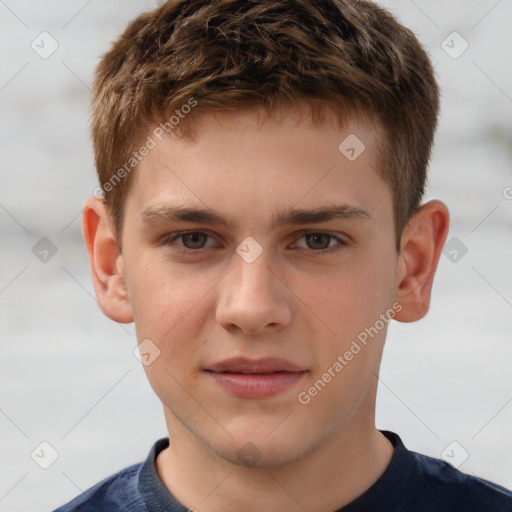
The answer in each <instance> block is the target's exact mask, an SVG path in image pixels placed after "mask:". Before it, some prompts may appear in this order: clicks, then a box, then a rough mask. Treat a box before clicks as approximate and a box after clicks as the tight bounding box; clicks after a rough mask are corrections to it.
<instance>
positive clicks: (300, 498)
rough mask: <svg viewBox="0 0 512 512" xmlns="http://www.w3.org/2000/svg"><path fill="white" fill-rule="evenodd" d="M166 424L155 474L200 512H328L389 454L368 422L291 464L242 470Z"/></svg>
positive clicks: (360, 488)
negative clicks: (164, 442)
mask: <svg viewBox="0 0 512 512" xmlns="http://www.w3.org/2000/svg"><path fill="white" fill-rule="evenodd" d="M166 419H167V424H168V428H169V443H170V444H169V447H168V448H167V449H165V450H163V451H162V452H161V453H160V454H159V455H158V457H157V459H156V467H157V472H158V474H159V476H160V479H161V480H162V481H163V483H164V485H165V486H166V487H167V489H168V490H169V492H170V493H171V494H172V495H173V496H174V497H175V499H176V500H177V501H179V502H180V503H181V504H182V505H184V506H186V507H190V508H194V509H195V510H197V511H200V512H214V511H218V510H223V511H225V512H236V511H240V510H244V511H247V512H253V511H259V510H262V509H265V510H268V511H269V512H274V511H275V512H277V511H279V512H281V511H282V510H287V511H290V512H304V510H316V511H319V512H332V511H334V510H337V509H339V508H341V507H343V506H345V505H346V504H348V503H350V502H351V501H353V500H354V499H355V498H357V497H358V496H360V495H361V494H363V493H364V492H365V491H366V490H367V489H368V488H369V487H371V486H372V485H373V484H374V483H375V482H376V481H377V480H378V478H379V477H380V476H381V475H382V473H384V471H385V469H386V468H387V466H388V464H389V462H390V460H391V457H392V454H393V447H392V445H391V443H390V442H389V441H388V440H387V439H386V438H385V437H384V436H383V435H382V434H381V433H380V432H379V431H378V430H376V429H375V426H374V424H373V422H372V425H371V427H367V428H361V425H360V424H359V425H355V424H353V425H345V426H344V427H343V432H342V433H340V432H338V433H336V434H334V435H333V437H332V438H331V440H330V441H329V442H328V443H326V444H324V445H322V446H321V447H319V448H318V449H317V450H315V451H313V452H312V453H310V454H308V455H307V456H305V457H303V458H301V459H300V460H298V461H297V462H295V463H293V464H287V465H286V466H268V467H258V466H254V467H246V466H242V465H238V464H234V463H232V462H230V461H228V460H226V459H225V458H222V457H220V456H219V455H218V454H216V453H215V452H213V451H212V450H210V449H209V448H208V447H206V446H205V445H204V443H202V442H201V440H200V439H198V438H197V437H196V436H195V435H194V434H192V433H191V432H190V431H188V430H187V429H185V428H184V427H183V425H182V424H181V423H180V422H178V421H177V420H176V418H174V417H173V416H171V415H170V413H169V411H166Z"/></svg>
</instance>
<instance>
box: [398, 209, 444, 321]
mask: <svg viewBox="0 0 512 512" xmlns="http://www.w3.org/2000/svg"><path fill="white" fill-rule="evenodd" d="M449 223H450V216H449V213H448V208H447V207H446V205H445V204H444V203H442V202H441V201H430V202H428V203H427V204H425V205H423V206H422V207H421V208H420V209H419V210H418V211H417V212H416V214H415V215H414V216H413V217H412V218H411V220H410V221H409V223H408V224H407V226H406V228H405V229H404V232H403V233H402V237H401V244H400V246H401V251H400V255H399V257H398V265H397V291H396V295H395V301H397V302H399V303H400V304H401V305H402V309H401V310H400V312H398V313H397V314H396V315H395V320H398V321H399V322H414V321H416V320H419V319H421V318H423V317H424V316H425V315H426V314H427V312H428V310H429V307H430V294H431V290H432V283H433V281H434V274H435V272H436V269H437V264H438V262H439V257H440V256H441V251H442V249H443V246H444V243H445V241H446V237H447V236H448V227H449Z"/></svg>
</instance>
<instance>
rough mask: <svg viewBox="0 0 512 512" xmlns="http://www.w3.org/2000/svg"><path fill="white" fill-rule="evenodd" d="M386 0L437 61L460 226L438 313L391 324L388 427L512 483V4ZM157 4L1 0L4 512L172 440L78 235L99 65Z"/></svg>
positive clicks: (381, 407)
mask: <svg viewBox="0 0 512 512" xmlns="http://www.w3.org/2000/svg"><path fill="white" fill-rule="evenodd" d="M380 3H381V4H382V5H383V6H385V7H387V8H388V9H390V10H391V11H392V12H393V13H394V14H395V15H396V16H397V17H398V19H399V20H400V21H401V22H402V23H404V24H405V25H406V26H407V27H409V28H411V29H412V30H413V31H414V32H415V33H416V34H417V36H418V37H419V38H420V40H421V41H422V42H423V43H424V45H425V46H426V48H427V49H428V51H429V53H430V55H431V58H432V61H433V62H434V63H435V69H436V73H437V77H438V80H439V83H440V86H441V89H442V115H441V119H440V125H439V130H438V133H437V142H436V146H435V148H434V154H433V158H432V162H431V171H430V182H429V188H428V193H427V197H426V199H431V198H439V199H441V200H443V201H444V202H446V203H447V205H448V207H449V208H450V211H451V216H452V221H451V229H450V234H449V237H448V242H447V244H446V246H445V250H444V254H443V255H442V257H441V261H440V265H439V270H438V274H437V277H436V279H435V282H434V289H433V297H432V307H431V310H430V312H429V314H428V315H427V317H426V318H425V319H423V320H421V321H419V322H417V323H413V324H399V323H396V322H392V323H391V325H390V329H389V334H388V341H387V346H386V349H385V352H384V359H383V363H382V372H381V383H380V388H379V395H378V403H377V426H378V427H379V428H381V429H388V430H393V431H395V432H397V433H398V434H399V435H400V436H401V437H402V439H403V441H404V443H405V444H406V446H407V447H408V448H410V449H412V450H415V451H419V452H422V453H425V454H428V455H431V456H433V457H437V458H445V460H449V461H450V462H451V463H452V464H454V465H456V466H458V467H459V468H460V469H461V470H462V471H464V472H467V473H470V474H475V475H478V476H481V477H484V478H487V479H490V480H492V481H494V482H496V483H498V484H501V485H503V486H506V487H509V488H512V466H511V461H512V437H511V434H510V433H511V432H512V428H511V427H512V379H511V378H510V375H511V360H512V343H511V331H512V328H511V327H512V326H511V309H512V272H511V270H510V269H511V267H510V262H511V261H512V237H511V236H510V235H511V230H510V228H511V224H512V174H511V151H512V116H511V113H512V74H511V73H510V60H509V59H510V55H509V53H510V50H511V48H512V32H511V31H510V19H512V2H511V1H510V0H499V1H496V0H478V1H475V0H473V1H469V0H451V1H450V2H446V1H444V0H443V1H442V0H429V1H426V0H415V1H413V0H410V1H406V0H397V1H394V2H391V1H385V2H380ZM157 4H158V2H156V1H149V0H137V1H135V0H108V1H99V0H60V1H59V0H47V1H45V2H36V1H35V0H0V137H1V139H0V140H1V151H0V169H1V178H0V229H1V251H0V336H1V345H0V347H1V357H0V381H1V388H0V432H1V436H0V459H1V466H0V512H7V511H9V512H20V511H26V510H32V511H33V512H39V511H44V510H52V509H53V508H56V507H57V506H59V505H62V504H63V503H65V502H67V501H69V500H70V499H71V498H73V497H74V496H76V495H77V494H78V493H80V492H81V491H83V490H85V489H87V488H89V487H90V486H92V485H93V484H95V483H97V482H98V481H100V480H101V479H103V478H105V477H107V476H109V475H111V474H112V473H114V472H116V471H118V470H120V469H122V468H124V467H126V466H128V465H131V464H134V463H136V462H139V461H142V460H144V459H145V458H146V456H147V454H148V452H149V449H150V447H151V445H152V444H153V443H154V442H155V441H156V440H157V439H158V438H160V437H165V436H166V435H167V434H166V429H165V422H164V417H163V412H162V408H161V405H160V402H159V401H158V399H157V398H156V396H155V395H154V394H153V392H152V390H151V388H150V386H149V384H148V382H147V380H146V377H145V374H144V371H143V369H142V365H141V364H140V362H139V361H138V360H137V359H136V358H135V356H134V355H133V351H134V349H135V348H136V346H137V341H136V338H135V335H134V329H133V325H119V324H116V323H114V322H112V321H110V320H109V319H108V318H106V317H105V316H104V315H103V314H102V313H101V312H100V310H99V308H98V306H97V303H96V301H95V297H94V291H93V287H92V283H91V278H90V274H89V263H88V260H87V256H86V252H85V249H84V247H83V242H82V237H81V227H80V221H81V218H80V215H81V207H82V203H83V200H84V199H85V198H86V197H87V196H89V195H91V194H92V191H93V189H94V188H95V187H96V185H97V182H96V177H95V170H94V165H93V155H92V148H91V144H90V139H89V133H88V115H89V104H88V101H89V93H90V86H91V82H92V76H93V72H94V69H95V66H96V65H97V63H98V59H99V58H100V56H101V55H102V54H103V53H104V52H105V51H106V50H107V49H108V48H109V46H110V44H111V42H112V41H113V40H114V39H115V38H117V36H118V35H120V33H121V32H122V31H123V29H124V27H125V26H126V24H127V23H128V22H129V21H130V20H132V19H133V18H134V17H135V16H136V15H138V14H139V13H141V12H143V11H146V10H149V9H152V8H154V7H156V6H157ZM507 55H508V57H507ZM507 62H508V64H507Z"/></svg>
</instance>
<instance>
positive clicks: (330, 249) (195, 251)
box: [161, 230, 348, 256]
mask: <svg viewBox="0 0 512 512" xmlns="http://www.w3.org/2000/svg"><path fill="white" fill-rule="evenodd" d="M198 233H200V234H203V235H206V236H208V237H210V238H212V235H210V234H208V233H205V232H204V231H180V232H179V233H173V234H172V235H168V236H166V237H164V238H163V239H162V241H161V243H162V245H166V246H168V247H171V246H173V245H174V242H175V241H176V240H177V239H178V238H181V237H183V236H185V235H190V234H198ZM306 235H328V236H330V237H331V239H334V240H336V241H337V242H338V243H337V244H336V245H334V246H333V247H328V248H326V249H320V250H315V249H305V250H309V251H310V252H312V253H314V254H316V255H319V256H320V255H325V254H332V253H335V252H338V251H340V250H341V249H342V248H343V247H346V246H347V245H348V243H347V241H346V240H344V239H342V238H340V237H337V236H335V235H333V234H331V233H328V232H325V231H311V230H309V231H308V230H305V231H302V232H301V234H300V236H299V238H298V240H299V239H300V238H303V237H304V236H306ZM330 242H331V240H330V241H329V243H330ZM301 249H302V248H301ZM203 250H204V248H200V249H188V248H186V247H185V248H184V247H182V246H179V245H175V246H174V247H172V251H173V252H177V253H179V254H199V253H200V252H201V251H203Z"/></svg>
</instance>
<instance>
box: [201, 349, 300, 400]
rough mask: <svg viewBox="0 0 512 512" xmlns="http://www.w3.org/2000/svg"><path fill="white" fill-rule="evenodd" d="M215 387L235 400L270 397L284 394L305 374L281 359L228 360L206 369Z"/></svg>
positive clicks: (239, 358)
mask: <svg viewBox="0 0 512 512" xmlns="http://www.w3.org/2000/svg"><path fill="white" fill-rule="evenodd" d="M205 371H206V372H207V375H209V376H210V377H211V378H212V379H213V380H214V381H215V382H216V383H217V384H219V385H220V386H221V387H222V388H223V389H224V390H225V391H227V392H228V393H229V394H231V395H233V396H236V397H238V398H253V399H255V398H269V397H271V396H275V395H277V394H279V393H282V392H284V391H285V390H287V389H288V388H290V387H291V386H293V385H294V384H296V383H297V382H298V381H299V380H301V379H302V377H303V376H304V375H305V374H306V373H307V370H306V369H305V368H303V367H300V366H297V365H295V364H293V363H291V362H289V361H286V360H284V359H277V358H264V359H247V358H243V357H238V358H233V359H227V360H225V361H221V362H219V363H216V364H214V365H212V366H210V367H209V368H207V369H206V370H205Z"/></svg>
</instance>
